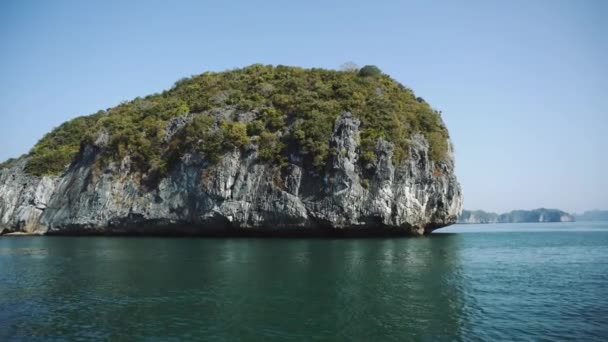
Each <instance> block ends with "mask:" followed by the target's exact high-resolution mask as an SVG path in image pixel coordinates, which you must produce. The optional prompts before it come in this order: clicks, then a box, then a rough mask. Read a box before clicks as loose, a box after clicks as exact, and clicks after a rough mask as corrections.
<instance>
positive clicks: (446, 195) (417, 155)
mask: <svg viewBox="0 0 608 342" xmlns="http://www.w3.org/2000/svg"><path fill="white" fill-rule="evenodd" d="M186 119H187V118H185V119H184V120H186ZM359 125H360V123H359V120H358V119H356V118H354V117H353V116H351V115H350V114H349V113H343V114H342V115H340V116H339V117H338V118H337V120H336V122H335V125H334V129H333V134H332V136H331V140H330V146H331V147H332V148H333V149H334V150H335V151H337V153H336V154H335V155H333V156H332V157H330V158H329V161H328V163H327V165H326V167H325V168H324V170H323V171H318V170H309V169H307V168H306V167H304V166H303V164H302V162H301V160H302V158H301V157H300V156H299V155H297V154H292V155H291V156H290V158H289V163H288V165H287V166H285V167H283V168H278V167H276V166H273V165H268V164H265V163H262V162H260V161H259V159H258V158H257V146H256V145H255V144H250V145H248V146H247V147H246V148H245V149H242V150H238V149H235V150H234V151H231V152H228V153H226V154H224V155H223V157H222V158H221V159H220V161H218V162H215V163H212V162H211V161H209V160H207V159H206V158H205V156H204V155H200V154H188V153H187V154H185V155H183V156H182V157H181V159H180V160H179V161H178V162H176V163H174V164H173V165H172V168H171V171H170V172H169V174H168V175H167V176H166V177H164V178H162V179H160V180H159V181H157V182H153V184H148V183H149V182H146V181H145V179H144V178H143V176H142V175H141V174H139V173H132V172H130V171H129V170H130V167H129V164H130V160H129V157H126V158H124V159H123V160H122V161H121V162H120V163H110V164H109V165H108V166H107V167H105V168H104V169H101V170H99V169H98V168H96V167H95V159H96V157H97V156H98V155H99V153H100V151H102V150H103V149H104V144H105V140H107V139H104V134H103V133H100V136H99V138H98V139H97V141H96V142H95V143H94V144H90V145H85V146H83V147H82V148H81V151H80V153H79V155H78V156H77V157H76V159H75V160H74V161H73V162H72V164H71V165H70V166H69V168H67V170H66V171H65V172H64V173H63V174H62V175H61V176H58V177H34V176H30V175H28V174H26V173H25V172H24V167H25V165H26V160H21V161H20V162H18V163H16V165H15V166H13V167H11V168H9V169H4V170H1V171H0V227H2V228H0V229H4V232H5V233H7V232H27V233H42V234H44V233H46V234H106V233H107V234H121V233H122V234H137V233H143V234H172V233H175V234H213V233H244V232H256V233H271V234H281V233H329V232H349V233H359V232H361V233H370V232H371V233H388V232H394V233H406V234H413V235H422V234H426V233H430V232H431V231H433V230H434V229H437V228H440V227H443V226H446V225H449V224H452V223H454V222H455V221H456V218H457V216H458V215H459V213H460V211H461V207H462V194H461V189H460V186H459V184H458V182H457V180H456V177H455V175H454V172H453V171H454V170H453V169H454V164H453V156H452V153H451V149H450V151H449V155H448V157H447V158H446V159H445V160H444V161H437V162H436V161H432V160H431V158H430V157H429V144H428V142H427V141H426V140H425V138H424V137H423V136H422V135H414V136H413V137H412V139H411V142H410V145H409V153H408V157H407V158H406V159H405V160H404V161H403V162H402V163H401V164H400V165H393V161H392V159H393V158H392V154H393V145H392V143H389V142H387V141H385V140H380V141H379V142H378V144H377V147H376V153H377V162H376V163H375V165H372V166H371V167H369V168H366V170H363V169H362V167H361V166H360V164H361V163H359V161H358V157H359V153H358V149H359ZM174 126H175V127H172V128H170V129H168V132H172V131H175V130H179V128H180V127H179V125H174ZM182 126H183V125H182Z"/></svg>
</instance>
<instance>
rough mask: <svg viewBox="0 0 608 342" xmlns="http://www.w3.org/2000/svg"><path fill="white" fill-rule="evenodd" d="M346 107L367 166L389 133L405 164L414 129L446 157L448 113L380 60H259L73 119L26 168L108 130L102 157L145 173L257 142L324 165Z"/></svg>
mask: <svg viewBox="0 0 608 342" xmlns="http://www.w3.org/2000/svg"><path fill="white" fill-rule="evenodd" d="M221 108H233V109H236V110H239V111H243V112H250V113H251V116H252V119H251V120H250V121H249V122H237V121H233V120H230V119H225V118H221V117H218V116H214V115H213V113H212V112H213V110H214V109H221ZM344 111H349V112H351V113H352V114H353V115H354V116H355V117H357V118H359V119H360V121H361V137H360V139H361V140H360V146H361V162H362V165H369V164H370V163H372V162H373V161H374V160H375V159H376V154H375V148H376V143H377V141H378V140H379V139H381V138H384V139H387V140H389V141H391V142H393V143H394V144H395V151H394V161H395V162H396V163H399V162H400V161H401V160H403V158H405V157H406V155H407V148H408V144H409V139H410V137H411V135H412V134H414V133H421V134H423V135H424V136H425V137H426V138H427V140H428V141H429V144H430V153H431V158H432V159H434V160H441V159H443V158H444V157H445V155H446V152H447V149H448V140H447V139H448V132H447V130H446V128H445V126H444V124H443V122H442V120H441V117H440V115H439V113H438V112H437V111H435V110H434V109H432V108H431V107H430V106H429V105H428V104H427V103H426V102H425V101H424V100H423V99H422V98H419V97H416V96H415V95H414V93H413V92H412V90H410V89H408V88H406V87H404V86H403V85H401V84H400V83H398V82H396V81H395V80H393V79H392V78H390V77H389V76H388V75H385V74H383V73H382V72H381V71H380V69H378V68H377V67H375V66H365V67H363V68H361V69H349V70H345V71H336V70H326V69H317V68H314V69H304V68H299V67H288V66H282V65H279V66H276V67H275V66H270V65H261V64H255V65H251V66H248V67H245V68H243V69H237V70H231V71H225V72H206V73H203V74H201V75H196V76H193V77H190V78H184V79H181V80H179V81H178V82H176V83H175V85H174V86H173V87H172V88H171V89H169V90H167V91H164V92H162V93H160V94H153V95H149V96H146V97H143V98H139V97H138V98H136V99H134V100H132V101H128V102H124V103H122V104H120V105H118V106H116V107H114V108H111V109H109V110H107V111H100V112H98V113H97V114H94V115H90V116H84V117H79V118H76V119H73V120H71V121H69V122H66V123H64V124H62V125H61V126H59V127H58V128H56V129H55V130H53V131H52V132H50V133H48V134H47V135H46V136H44V137H43V138H42V139H41V140H40V141H39V142H38V143H37V144H36V145H35V146H34V148H33V149H32V150H31V152H30V153H29V158H30V159H29V162H28V165H27V167H26V170H27V171H28V172H29V173H31V174H34V175H50V174H58V173H60V172H61V171H63V170H64V169H65V166H66V165H67V164H69V163H70V161H71V160H72V159H73V158H74V157H75V155H76V154H77V153H78V151H79V149H80V146H81V145H82V144H83V143H92V142H94V141H95V139H96V137H97V136H98V135H99V132H104V131H105V132H108V134H109V139H108V142H107V146H106V148H104V149H103V154H102V157H101V158H99V162H100V163H107V162H109V161H117V160H121V159H122V158H124V157H125V156H127V155H129V156H130V157H131V160H132V165H133V167H134V168H136V169H137V170H140V171H144V170H145V171H158V172H161V173H164V172H166V171H167V170H168V168H169V166H170V164H171V161H172V160H174V158H176V157H179V156H180V155H181V154H182V153H184V152H187V151H192V150H195V151H200V152H202V153H204V154H205V155H206V156H207V157H208V158H210V159H213V160H217V159H218V158H221V155H222V153H223V152H224V151H227V150H230V149H234V148H243V147H244V146H246V145H247V144H249V143H250V142H254V143H257V144H258V145H259V156H260V158H261V159H263V160H265V161H267V162H274V163H279V164H281V163H283V162H284V161H285V160H286V156H287V154H288V149H297V151H298V152H299V153H301V154H302V155H303V156H304V157H305V162H306V163H309V164H310V165H312V166H313V167H316V168H322V167H323V166H324V165H325V163H326V161H327V158H328V157H329V155H330V154H331V153H334V152H335V151H331V150H330V148H329V137H330V135H331V132H332V129H333V124H334V121H335V119H336V117H337V116H338V115H339V114H340V113H341V112H344ZM186 114H198V115H195V116H194V118H193V119H192V120H191V121H189V122H188V123H187V124H186V126H185V127H184V129H182V130H180V131H179V132H178V133H177V134H174V135H172V136H171V137H170V139H168V140H167V139H166V137H167V126H168V123H169V122H170V121H171V120H172V119H174V118H176V117H179V116H183V115H186Z"/></svg>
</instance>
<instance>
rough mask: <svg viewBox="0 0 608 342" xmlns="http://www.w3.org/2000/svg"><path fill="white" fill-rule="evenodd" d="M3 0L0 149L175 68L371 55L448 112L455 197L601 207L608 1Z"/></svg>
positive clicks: (150, 86) (164, 81)
mask: <svg viewBox="0 0 608 342" xmlns="http://www.w3.org/2000/svg"><path fill="white" fill-rule="evenodd" d="M328 3H329V1H297V2H296V1H240V2H237V1H191V2H189V1H95V2H94V1H76V0H74V1H29V0H25V1H24V0H20V1H17V0H14V1H2V2H0V44H1V45H0V159H6V158H8V157H14V156H18V155H20V154H22V153H25V152H27V151H28V150H29V149H30V148H31V147H32V146H33V145H34V144H35V142H36V141H37V140H38V139H39V138H40V137H42V135H43V134H44V133H45V132H48V131H49V130H50V129H52V128H53V127H55V126H57V125H59V124H60V123H62V122H63V121H65V120H67V119H70V118H72V117H75V116H79V115H84V114H90V113H93V112H96V111H97V110H99V109H105V108H108V107H111V106H114V105H116V104H118V103H120V102H121V101H123V100H128V99H131V98H134V97H136V96H140V95H146V94H149V93H154V92H158V91H161V90H163V89H166V88H168V87H170V86H171V85H172V84H173V82H174V81H175V80H177V79H179V78H181V77H183V76H189V75H192V74H198V73H201V72H203V71H206V70H215V71H221V70H225V69H231V68H235V67H242V66H246V65H249V64H252V63H265V64H286V65H298V66H305V67H313V66H315V67H326V68H338V67H339V66H340V65H341V64H342V63H344V62H347V61H353V62H355V63H357V64H358V65H365V64H376V65H378V66H379V67H380V68H381V69H382V70H383V71H384V72H386V73H388V74H390V75H391V76H393V77H394V78H395V79H397V80H398V81H400V82H401V83H403V84H405V85H407V86H409V87H411V88H413V89H414V91H415V92H416V93H417V94H418V95H419V96H422V97H424V98H425V99H426V100H427V101H428V102H430V103H431V104H432V105H433V106H434V107H435V108H436V109H438V110H441V111H442V112H443V117H444V119H445V121H446V123H447V125H448V128H449V130H450V134H451V136H452V138H453V142H454V144H455V147H456V162H457V174H458V177H459V179H460V182H461V183H462V185H463V188H464V194H465V207H467V208H471V209H477V208H480V209H486V210H494V211H506V210H510V209H514V208H526V209H530V208H536V207H541V206H544V207H557V208H563V209H565V210H569V211H581V210H584V209H590V208H596V207H599V208H608V153H607V151H608V132H607V129H608V23H607V22H608V21H607V20H606V18H608V2H607V1H602V0H598V1H578V0H572V1H552V0H546V1H532V0H526V1H419V2H409V1H375V2H371V1H354V0H351V1H334V2H332V4H331V5H330V4H328Z"/></svg>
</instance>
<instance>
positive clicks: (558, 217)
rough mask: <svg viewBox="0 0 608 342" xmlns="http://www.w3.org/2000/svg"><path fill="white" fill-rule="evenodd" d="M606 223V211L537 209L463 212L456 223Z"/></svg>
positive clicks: (607, 218) (607, 219)
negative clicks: (579, 211) (500, 212)
mask: <svg viewBox="0 0 608 342" xmlns="http://www.w3.org/2000/svg"><path fill="white" fill-rule="evenodd" d="M573 221H608V210H592V211H586V212H584V213H583V214H569V213H567V212H565V211H563V210H559V209H546V208H539V209H533V210H512V211H510V212H508V213H504V214H497V213H492V212H487V211H483V210H463V211H462V214H461V215H460V216H459V217H458V223H467V224H484V223H532V222H573Z"/></svg>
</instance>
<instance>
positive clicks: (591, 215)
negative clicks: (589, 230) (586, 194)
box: [574, 209, 608, 221]
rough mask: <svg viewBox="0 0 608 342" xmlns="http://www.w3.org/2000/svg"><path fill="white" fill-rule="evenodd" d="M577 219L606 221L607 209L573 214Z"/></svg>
mask: <svg viewBox="0 0 608 342" xmlns="http://www.w3.org/2000/svg"><path fill="white" fill-rule="evenodd" d="M574 218H575V219H576V220H577V221H608V210H597V209H596V210H589V211H585V212H584V213H582V214H575V215H574Z"/></svg>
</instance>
